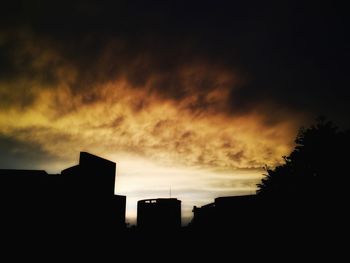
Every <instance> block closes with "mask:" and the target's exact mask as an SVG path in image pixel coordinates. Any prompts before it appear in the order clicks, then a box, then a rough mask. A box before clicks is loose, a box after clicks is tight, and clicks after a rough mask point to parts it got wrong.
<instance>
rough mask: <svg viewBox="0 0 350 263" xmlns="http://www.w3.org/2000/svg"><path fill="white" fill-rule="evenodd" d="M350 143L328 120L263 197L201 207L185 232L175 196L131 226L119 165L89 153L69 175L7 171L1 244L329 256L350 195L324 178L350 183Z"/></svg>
mask: <svg viewBox="0 0 350 263" xmlns="http://www.w3.org/2000/svg"><path fill="white" fill-rule="evenodd" d="M349 142H350V133H349V131H340V130H339V129H338V127H337V126H336V125H335V124H334V123H332V122H330V121H326V120H325V119H323V118H320V119H319V120H318V121H317V123H316V124H315V125H312V126H311V127H309V128H302V129H301V130H300V132H299V134H298V136H297V138H296V143H297V146H296V147H295V149H294V151H293V152H292V153H291V154H290V155H289V156H286V157H284V160H285V163H284V164H282V165H280V166H277V167H276V168H275V169H273V170H272V169H267V170H266V171H267V172H268V174H267V175H266V176H265V178H264V179H263V180H262V182H261V184H259V191H258V192H257V194H255V195H245V196H219V197H217V198H215V200H214V202H212V203H209V204H206V205H203V206H201V207H197V206H194V207H193V217H192V220H191V221H190V223H189V224H188V225H186V226H181V200H178V199H177V198H174V197H169V198H155V199H144V200H139V201H138V203H137V207H138V209H137V224H136V225H128V224H127V223H126V221H125V209H126V199H127V196H122V195H116V194H115V193H114V189H115V182H116V180H115V178H114V177H115V176H116V163H114V162H111V161H109V160H106V159H103V158H101V157H99V156H95V155H92V154H90V153H87V152H81V153H80V157H79V163H78V164H77V165H75V166H72V167H69V168H66V169H64V170H62V172H61V174H48V173H46V172H45V171H42V170H13V169H12V170H11V169H0V187H1V189H0V197H1V198H0V200H1V202H0V206H1V220H0V229H1V233H2V235H1V238H2V240H3V242H5V244H6V246H8V245H9V244H11V243H16V244H17V245H16V247H18V248H22V245H20V244H27V245H26V246H27V248H31V247H32V245H34V244H30V242H31V240H32V239H33V238H34V237H35V239H36V240H37V242H36V243H35V244H36V245H39V246H41V247H42V248H45V249H46V250H47V249H52V248H54V247H56V246H57V245H59V242H60V240H65V242H66V243H65V250H63V251H61V253H63V255H64V254H65V253H68V252H67V251H68V250H66V249H68V247H71V246H72V247H74V246H76V244H78V243H79V244H81V245H84V246H87V247H90V248H91V249H94V250H95V251H96V252H97V251H100V250H101V249H102V248H103V247H104V249H107V250H108V252H109V253H113V251H114V249H115V248H113V246H114V245H120V247H122V253H132V251H139V252H140V253H141V254H140V256H142V255H144V254H143V253H147V251H154V248H155V247H157V248H159V249H161V250H162V253H160V254H158V253H157V254H153V256H154V257H160V256H161V255H163V253H165V254H166V253H171V252H173V248H174V246H176V245H178V244H182V245H183V246H184V251H186V253H188V255H191V256H195V255H196V253H194V252H193V251H191V247H192V246H193V245H195V246H198V247H202V248H205V247H207V246H208V245H209V244H210V251H211V252H213V253H216V252H219V251H222V249H225V250H226V249H227V245H229V244H231V245H234V246H235V247H236V248H237V249H238V248H239V251H240V252H242V251H244V250H242V249H245V248H246V247H245V245H244V244H246V243H247V242H249V244H250V246H251V247H252V248H254V249H259V250H260V249H261V250H264V249H267V247H268V245H267V244H266V245H265V244H263V243H261V242H262V241H263V240H265V241H266V240H269V242H272V243H271V244H274V245H275V246H278V247H279V249H280V250H281V251H283V250H284V249H287V247H283V246H281V247H280V245H281V244H284V243H286V242H290V241H291V240H298V247H297V248H295V249H294V253H296V255H298V254H301V253H305V252H306V251H305V249H306V248H308V246H310V244H313V245H314V246H316V247H325V246H326V247H328V248H329V246H330V245H331V244H330V243H329V240H334V239H335V238H336V236H342V237H343V238H345V237H346V236H347V234H348V226H347V222H348V215H347V212H346V209H344V207H346V205H347V201H346V200H347V198H346V197H347V192H346V189H341V188H340V187H338V188H336V189H334V188H332V187H331V186H332V184H330V183H329V180H325V179H326V178H327V177H330V176H331V175H330V174H331V172H332V171H336V172H337V174H338V175H339V176H343V177H344V176H345V177H344V179H346V173H347V167H346V165H345V162H341V163H339V160H341V158H344V160H345V159H346V158H347V156H344V155H343V153H344V151H343V150H344V149H348V147H349V146H350V145H349ZM320 159H322V160H327V162H326V163H325V162H320V161H319V160H320ZM336 164H337V165H336ZM344 187H346V186H345V184H344ZM330 217H331V218H330ZM232 238H233V239H232ZM329 238H331V239H329ZM228 239H230V242H229V243H226V240H228ZM107 240H109V241H110V242H107ZM117 240H119V241H117ZM19 241H20V243H18V242H19ZM212 241H215V242H214V243H212ZM208 242H209V243H208ZM49 244H50V245H49ZM66 246H68V247H66ZM96 249H97V250H96ZM208 249H209V248H208ZM308 249H309V250H308V251H307V252H311V251H312V250H310V248H308ZM74 250H75V252H78V251H79V250H76V249H74ZM184 251H183V253H185V252H184ZM181 255H183V254H181ZM224 255H226V254H225V253H220V254H219V255H217V256H218V257H219V258H221V257H223V256H224ZM197 258H198V259H200V260H204V259H205V258H206V256H205V254H200V255H197Z"/></svg>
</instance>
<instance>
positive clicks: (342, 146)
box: [257, 118, 350, 199]
mask: <svg viewBox="0 0 350 263" xmlns="http://www.w3.org/2000/svg"><path fill="white" fill-rule="evenodd" d="M349 137H350V136H349V131H345V132H344V131H339V128H338V127H337V126H336V125H335V124H334V123H333V122H331V121H327V120H326V119H325V118H319V119H318V120H317V122H316V124H314V125H312V126H311V127H309V128H301V129H300V131H299V133H298V135H297V137H296V140H295V143H296V146H295V148H294V150H293V151H292V153H291V154H290V155H289V156H285V157H283V158H284V163H283V164H282V165H280V166H277V167H276V168H274V169H269V168H266V171H267V174H266V176H265V178H264V179H262V181H261V183H260V184H258V191H257V194H258V195H260V196H265V197H268V196H270V197H278V198H282V197H286V198H298V197H300V198H303V199H305V198H306V197H320V196H325V195H330V194H332V195H337V194H339V193H341V192H342V191H345V187H346V185H347V184H346V181H347V178H348V174H349V168H348V167H347V166H348V162H349V161H348V151H349Z"/></svg>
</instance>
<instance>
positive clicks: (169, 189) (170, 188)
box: [169, 186, 171, 198]
mask: <svg viewBox="0 0 350 263" xmlns="http://www.w3.org/2000/svg"><path fill="white" fill-rule="evenodd" d="M169 196H170V198H171V186H170V189H169Z"/></svg>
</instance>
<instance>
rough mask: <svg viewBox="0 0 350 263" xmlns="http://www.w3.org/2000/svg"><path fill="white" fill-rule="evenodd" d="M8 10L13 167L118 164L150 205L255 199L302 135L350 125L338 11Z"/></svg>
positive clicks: (7, 99) (3, 147)
mask: <svg viewBox="0 0 350 263" xmlns="http://www.w3.org/2000/svg"><path fill="white" fill-rule="evenodd" d="M305 2H306V1H302V2H298V1H273V2H269V1H104V2H103V3H101V1H40V0H37V1H9V2H8V3H4V4H2V8H1V11H0V168H22V169H44V170H46V171H48V172H49V173H60V171H61V170H63V169H65V168H67V167H69V166H71V165H74V164H76V163H77V162H78V156H79V152H80V151H88V152H90V153H93V154H96V155H99V156H101V157H103V158H106V159H109V160H112V161H114V162H116V163H117V179H116V190H115V191H116V193H117V194H123V195H126V196H127V220H128V222H130V223H131V224H133V223H134V222H135V217H136V202H137V200H140V199H145V198H157V197H169V196H172V197H176V198H178V199H180V200H182V213H183V222H188V221H189V220H190V218H191V217H192V212H191V210H192V207H193V206H194V205H196V206H201V205H204V204H207V203H210V202H213V200H214V198H216V197H218V196H228V195H245V194H254V193H255V190H256V184H257V183H259V181H260V180H261V178H262V177H263V175H264V169H263V168H264V167H265V166H268V167H274V166H276V165H278V164H280V163H281V162H282V160H283V159H282V156H285V155H288V154H289V153H290V152H291V150H292V149H293V147H294V138H295V136H296V134H297V132H298V130H299V128H300V127H301V126H307V125H309V124H310V123H312V122H313V121H314V120H315V118H316V117H318V116H320V115H324V116H326V117H328V118H329V119H331V120H334V121H335V122H337V123H338V124H339V125H340V126H342V127H349V120H348V118H347V115H346V112H349V103H348V98H349V89H348V87H349V78H348V76H347V75H348V70H347V69H348V67H347V66H348V61H349V46H350V45H349V34H347V28H348V27H347V25H348V20H349V18H348V16H347V13H346V10H347V9H346V8H345V7H344V6H342V4H341V3H340V2H337V1H322V2H320V1H315V2H312V1H308V2H307V3H305Z"/></svg>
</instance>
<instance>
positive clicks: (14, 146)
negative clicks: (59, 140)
mask: <svg viewBox="0 0 350 263" xmlns="http://www.w3.org/2000/svg"><path fill="white" fill-rule="evenodd" d="M0 156H1V158H0V167H1V168H6V169H43V167H49V166H50V164H51V165H52V164H53V163H55V162H59V161H62V159H61V158H60V157H59V156H56V155H53V154H52V153H49V152H47V151H45V150H44V149H43V148H42V147H41V146H40V145H39V144H36V143H33V142H28V141H21V140H17V139H14V138H13V137H10V136H6V135H2V134H0ZM65 161H66V160H65ZM63 168H64V167H62V169H63Z"/></svg>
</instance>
